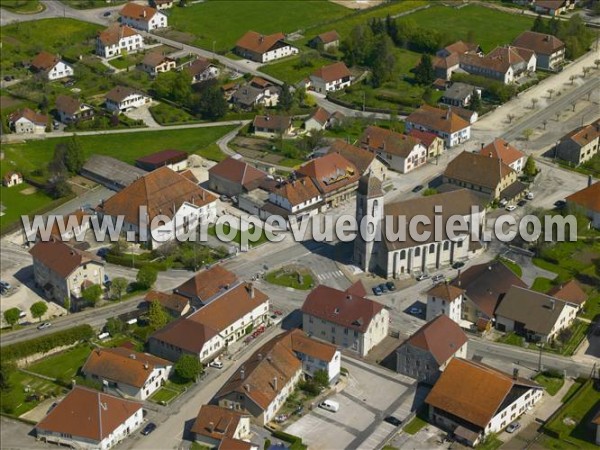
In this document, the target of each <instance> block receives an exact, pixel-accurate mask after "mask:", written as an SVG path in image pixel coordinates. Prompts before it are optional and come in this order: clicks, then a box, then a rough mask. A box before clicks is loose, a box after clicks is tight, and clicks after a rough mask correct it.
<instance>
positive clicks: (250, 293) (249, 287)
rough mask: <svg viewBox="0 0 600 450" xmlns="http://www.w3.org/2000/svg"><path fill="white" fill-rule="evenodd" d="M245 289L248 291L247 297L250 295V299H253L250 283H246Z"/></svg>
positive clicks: (252, 289)
mask: <svg viewBox="0 0 600 450" xmlns="http://www.w3.org/2000/svg"><path fill="white" fill-rule="evenodd" d="M246 289H247V290H248V295H250V298H254V285H253V284H252V283H248V285H247V286H246Z"/></svg>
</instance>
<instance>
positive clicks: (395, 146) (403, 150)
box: [360, 126, 421, 158]
mask: <svg viewBox="0 0 600 450" xmlns="http://www.w3.org/2000/svg"><path fill="white" fill-rule="evenodd" d="M360 142H361V145H362V146H363V147H364V148H368V149H369V150H371V151H382V152H385V153H390V154H393V155H398V156H401V157H403V158H406V157H407V156H408V155H410V153H411V152H412V151H413V149H414V148H415V147H416V146H417V145H419V144H420V143H421V141H420V140H419V139H417V138H414V137H412V136H407V135H406V134H402V133H396V132H395V131H391V130H387V129H385V128H380V127H375V126H369V127H367V129H366V130H365V131H364V133H363V134H362V136H361V138H360Z"/></svg>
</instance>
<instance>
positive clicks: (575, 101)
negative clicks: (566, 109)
mask: <svg viewBox="0 0 600 450" xmlns="http://www.w3.org/2000/svg"><path fill="white" fill-rule="evenodd" d="M571 106H572V107H573V109H572V111H573V112H575V107H576V106H577V100H573V101H572V102H571Z"/></svg>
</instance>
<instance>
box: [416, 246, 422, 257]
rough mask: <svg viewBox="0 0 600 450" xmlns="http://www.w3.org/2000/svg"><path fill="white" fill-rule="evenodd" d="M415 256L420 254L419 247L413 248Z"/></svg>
mask: <svg viewBox="0 0 600 450" xmlns="http://www.w3.org/2000/svg"><path fill="white" fill-rule="evenodd" d="M415 256H421V247H417V248H415Z"/></svg>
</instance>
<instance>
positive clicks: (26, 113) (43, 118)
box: [9, 108, 49, 125]
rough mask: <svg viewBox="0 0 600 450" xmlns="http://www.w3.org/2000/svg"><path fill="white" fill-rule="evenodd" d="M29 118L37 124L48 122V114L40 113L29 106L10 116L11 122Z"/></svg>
mask: <svg viewBox="0 0 600 450" xmlns="http://www.w3.org/2000/svg"><path fill="white" fill-rule="evenodd" d="M21 118H23V119H27V120H29V121H30V122H33V123H34V124H36V125H46V124H47V123H48V120H49V119H48V116H47V115H45V114H38V113H36V112H35V111H33V110H31V109H29V108H23V109H19V110H17V111H15V112H14V113H12V114H11V115H10V116H9V121H10V122H16V121H17V120H19V119H21Z"/></svg>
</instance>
